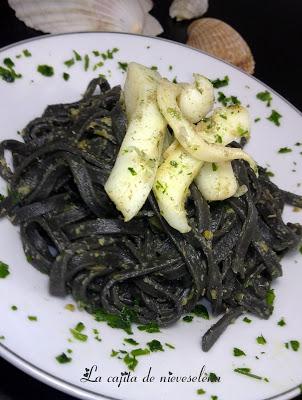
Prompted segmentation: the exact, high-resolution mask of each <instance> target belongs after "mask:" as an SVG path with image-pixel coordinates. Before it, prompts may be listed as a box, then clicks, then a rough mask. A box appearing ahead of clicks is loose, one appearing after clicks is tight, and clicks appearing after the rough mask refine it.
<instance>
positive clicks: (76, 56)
mask: <svg viewBox="0 0 302 400" xmlns="http://www.w3.org/2000/svg"><path fill="white" fill-rule="evenodd" d="M72 51H73V54H74V57H75V59H76V61H81V60H82V57H81V56H80V54H79V53H78V52H77V51H75V50H72Z"/></svg>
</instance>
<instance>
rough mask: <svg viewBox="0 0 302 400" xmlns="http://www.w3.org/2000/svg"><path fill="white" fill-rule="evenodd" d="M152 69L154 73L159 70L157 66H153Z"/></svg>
mask: <svg viewBox="0 0 302 400" xmlns="http://www.w3.org/2000/svg"><path fill="white" fill-rule="evenodd" d="M150 69H152V71H157V70H158V68H157V66H156V65H151V67H150Z"/></svg>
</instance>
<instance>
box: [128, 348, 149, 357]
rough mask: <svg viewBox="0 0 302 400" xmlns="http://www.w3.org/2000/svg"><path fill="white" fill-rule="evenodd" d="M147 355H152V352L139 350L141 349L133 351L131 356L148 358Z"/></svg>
mask: <svg viewBox="0 0 302 400" xmlns="http://www.w3.org/2000/svg"><path fill="white" fill-rule="evenodd" d="M147 354H150V350H149V349H147V348H146V349H141V348H139V349H134V350H131V355H132V356H133V357H139V356H146V355H147Z"/></svg>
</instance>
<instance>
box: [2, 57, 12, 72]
mask: <svg viewBox="0 0 302 400" xmlns="http://www.w3.org/2000/svg"><path fill="white" fill-rule="evenodd" d="M3 64H4V65H6V66H7V67H8V68H9V69H11V68H13V67H14V66H15V63H14V62H13V60H12V59H11V58H9V57H7V58H5V59H4V60H3Z"/></svg>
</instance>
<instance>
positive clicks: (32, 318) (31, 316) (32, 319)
mask: <svg viewBox="0 0 302 400" xmlns="http://www.w3.org/2000/svg"><path fill="white" fill-rule="evenodd" d="M27 318H28V320H29V321H38V317H36V316H35V315H28V316H27Z"/></svg>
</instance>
